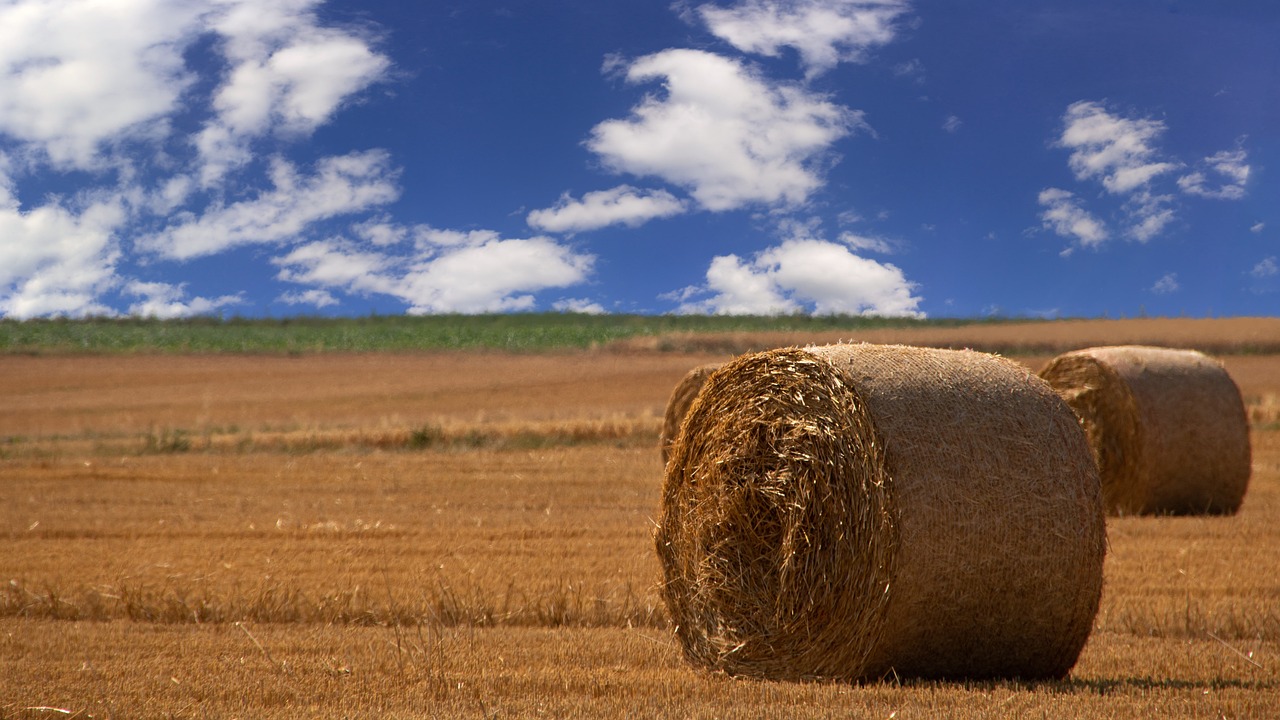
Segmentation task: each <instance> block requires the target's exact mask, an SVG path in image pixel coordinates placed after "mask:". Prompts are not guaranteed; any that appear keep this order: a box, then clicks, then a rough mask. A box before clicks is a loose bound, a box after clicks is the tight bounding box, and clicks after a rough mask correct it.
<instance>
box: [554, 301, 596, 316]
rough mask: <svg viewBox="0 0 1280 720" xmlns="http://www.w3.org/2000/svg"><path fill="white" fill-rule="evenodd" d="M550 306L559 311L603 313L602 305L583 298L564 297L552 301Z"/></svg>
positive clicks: (586, 313)
mask: <svg viewBox="0 0 1280 720" xmlns="http://www.w3.org/2000/svg"><path fill="white" fill-rule="evenodd" d="M551 307H552V308H554V309H556V310H557V311H559V312H566V313H582V314H584V315H603V314H604V313H605V309H604V306H602V305H601V304H600V303H598V302H594V301H592V300H586V299H583V298H566V299H564V300H559V301H557V302H555V303H553V304H552V306H551Z"/></svg>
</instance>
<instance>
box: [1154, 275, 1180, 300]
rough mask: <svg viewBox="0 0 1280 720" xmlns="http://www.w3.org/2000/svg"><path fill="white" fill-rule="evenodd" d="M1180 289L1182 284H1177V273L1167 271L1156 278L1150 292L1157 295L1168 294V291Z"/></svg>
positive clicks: (1173, 291)
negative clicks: (1167, 272) (1162, 275)
mask: <svg viewBox="0 0 1280 720" xmlns="http://www.w3.org/2000/svg"><path fill="white" fill-rule="evenodd" d="M1180 289H1182V286H1181V285H1179V284H1178V274H1177V273H1169V274H1167V275H1165V276H1164V277H1161V278H1160V279H1159V280H1157V281H1156V284H1155V285H1152V286H1151V292H1153V293H1155V294H1157V295H1168V294H1170V293H1175V292H1177V291H1178V290H1180Z"/></svg>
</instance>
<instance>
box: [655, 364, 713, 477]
mask: <svg viewBox="0 0 1280 720" xmlns="http://www.w3.org/2000/svg"><path fill="white" fill-rule="evenodd" d="M722 364H723V363H707V364H705V365H699V366H697V367H695V368H693V369H692V370H690V371H689V372H687V373H685V375H684V377H683V378H680V382H678V383H676V387H675V389H674V390H672V391H671V397H670V398H668V399H667V411H666V412H665V413H664V414H663V417H662V436H661V437H660V438H658V444H659V447H661V448H662V462H663V463H664V464H665V463H666V462H667V459H668V458H669V457H671V443H673V442H675V439H676V434H677V433H679V432H680V424H681V423H682V422H684V416H685V415H687V414H689V407H690V406H691V405H693V400H694V398H696V397H698V391H699V390H701V389H702V386H703V385H704V384H706V382H707V378H708V377H711V373H713V372H715V371H716V370H717V369H719V368H720V366H721V365H722Z"/></svg>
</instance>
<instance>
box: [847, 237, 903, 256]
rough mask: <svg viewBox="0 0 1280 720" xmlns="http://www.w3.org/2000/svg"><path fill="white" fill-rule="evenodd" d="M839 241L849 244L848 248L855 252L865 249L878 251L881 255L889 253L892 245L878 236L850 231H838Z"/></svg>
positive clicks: (891, 250)
mask: <svg viewBox="0 0 1280 720" xmlns="http://www.w3.org/2000/svg"><path fill="white" fill-rule="evenodd" d="M840 242H842V243H844V244H845V245H848V246H849V249H850V250H853V251H855V252H857V251H859V250H865V251H867V252H873V253H880V254H882V255H891V254H892V253H893V246H892V245H890V244H889V241H887V240H884V239H881V238H878V237H869V236H867V235H857V234H855V233H851V232H844V233H840Z"/></svg>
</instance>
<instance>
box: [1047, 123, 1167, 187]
mask: <svg viewBox="0 0 1280 720" xmlns="http://www.w3.org/2000/svg"><path fill="white" fill-rule="evenodd" d="M1063 123H1064V125H1065V128H1064V129H1063V131H1062V136H1061V137H1060V138H1059V139H1058V144H1059V145H1060V146H1062V147H1064V148H1067V149H1069V150H1071V157H1070V159H1069V161H1068V162H1069V163H1070V166H1071V169H1072V171H1074V172H1075V175H1076V178H1077V179H1079V180H1090V179H1093V180H1099V181H1101V182H1102V186H1103V187H1105V188H1106V189H1107V191H1108V192H1111V193H1113V194H1123V193H1129V192H1132V191H1134V190H1136V189H1138V188H1140V187H1142V186H1144V185H1146V184H1147V183H1148V182H1150V181H1151V179H1152V178H1154V177H1156V176H1158V175H1161V174H1163V173H1167V172H1170V171H1172V170H1175V169H1177V168H1178V164H1177V163H1172V162H1158V161H1156V160H1155V159H1156V157H1157V152H1156V149H1155V148H1154V147H1153V146H1152V143H1154V142H1155V141H1156V140H1158V139H1159V137H1160V135H1161V134H1162V133H1164V130H1165V126H1164V123H1163V122H1160V121H1159V120H1150V119H1137V120H1132V119H1129V118H1124V117H1120V116H1117V115H1113V114H1111V113H1109V112H1107V110H1106V108H1105V107H1103V106H1102V104H1101V103H1097V102H1089V101H1083V100H1082V101H1080V102H1076V103H1073V104H1072V105H1071V106H1070V107H1068V108H1067V112H1066V114H1065V115H1064V116H1063Z"/></svg>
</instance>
